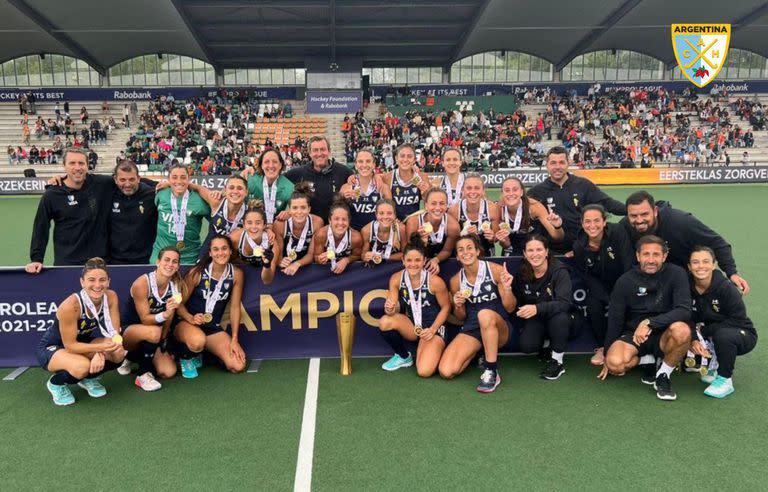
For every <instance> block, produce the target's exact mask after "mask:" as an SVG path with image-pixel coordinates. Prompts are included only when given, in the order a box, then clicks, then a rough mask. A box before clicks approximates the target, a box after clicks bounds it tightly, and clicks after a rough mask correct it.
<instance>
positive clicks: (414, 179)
mask: <svg viewBox="0 0 768 492" xmlns="http://www.w3.org/2000/svg"><path fill="white" fill-rule="evenodd" d="M411 184H412V185H414V186H419V184H421V176H419V175H418V174H414V175H413V177H412V178H411Z"/></svg>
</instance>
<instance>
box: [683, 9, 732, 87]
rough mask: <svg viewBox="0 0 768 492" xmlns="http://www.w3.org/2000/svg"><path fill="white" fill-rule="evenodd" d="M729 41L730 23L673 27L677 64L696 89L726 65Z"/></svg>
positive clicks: (709, 80)
mask: <svg viewBox="0 0 768 492" xmlns="http://www.w3.org/2000/svg"><path fill="white" fill-rule="evenodd" d="M730 42H731V25H730V24H672V49H673V50H674V51H675V58H676V59H677V65H678V66H679V67H680V71H681V72H682V73H683V75H684V76H685V78H687V79H688V80H690V81H691V82H692V83H693V84H694V85H696V86H697V87H704V86H705V85H707V84H709V83H710V82H712V81H713V80H715V77H717V74H718V73H720V70H721V69H722V68H723V65H725V58H726V56H727V55H728V45H729V44H730Z"/></svg>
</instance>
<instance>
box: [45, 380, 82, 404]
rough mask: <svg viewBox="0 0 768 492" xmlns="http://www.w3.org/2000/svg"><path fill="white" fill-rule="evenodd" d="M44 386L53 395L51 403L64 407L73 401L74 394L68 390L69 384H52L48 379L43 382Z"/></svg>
mask: <svg viewBox="0 0 768 492" xmlns="http://www.w3.org/2000/svg"><path fill="white" fill-rule="evenodd" d="M45 387H46V388H48V391H49V392H50V393H51V396H53V403H55V404H56V405H58V406H60V407H65V406H67V405H71V404H73V403H75V396H74V395H73V394H72V392H71V391H70V390H69V386H67V385H66V384H53V383H52V382H51V380H50V379H49V380H48V381H47V382H46V383H45Z"/></svg>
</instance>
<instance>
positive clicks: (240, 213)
mask: <svg viewBox="0 0 768 492" xmlns="http://www.w3.org/2000/svg"><path fill="white" fill-rule="evenodd" d="M221 207H222V209H223V210H222V212H223V213H224V221H225V222H227V226H226V227H225V228H224V231H225V233H226V234H232V231H234V230H235V229H237V228H238V227H240V226H241V225H242V222H241V221H242V220H243V215H245V204H243V203H241V204H240V210H238V211H237V215H235V220H234V221H233V222H232V223H229V210H228V208H229V200H227V199H224V203H223V204H222V205H221Z"/></svg>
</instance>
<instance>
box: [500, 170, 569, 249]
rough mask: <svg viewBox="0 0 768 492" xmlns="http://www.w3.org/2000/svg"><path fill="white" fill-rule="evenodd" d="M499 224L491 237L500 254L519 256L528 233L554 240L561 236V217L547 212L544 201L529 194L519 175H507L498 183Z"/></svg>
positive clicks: (560, 239)
mask: <svg viewBox="0 0 768 492" xmlns="http://www.w3.org/2000/svg"><path fill="white" fill-rule="evenodd" d="M497 205H498V208H499V211H500V212H499V215H500V220H499V227H498V230H497V231H496V235H495V238H496V240H497V241H498V242H499V244H500V245H501V250H502V253H501V254H502V256H521V255H522V254H523V246H524V244H525V240H526V238H527V237H528V235H529V234H544V233H545V231H546V234H547V235H549V237H551V238H552V239H554V240H555V241H562V240H563V238H564V237H565V233H564V231H563V219H561V218H560V216H559V215H557V214H554V213H549V212H548V211H547V209H546V207H545V206H544V205H542V204H541V203H540V202H538V201H536V200H534V199H533V198H530V197H529V196H528V193H527V191H526V190H525V186H524V185H523V182H522V181H520V179H519V178H515V177H509V178H507V179H505V180H504V182H503V183H501V196H500V197H499V201H498V202H497Z"/></svg>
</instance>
